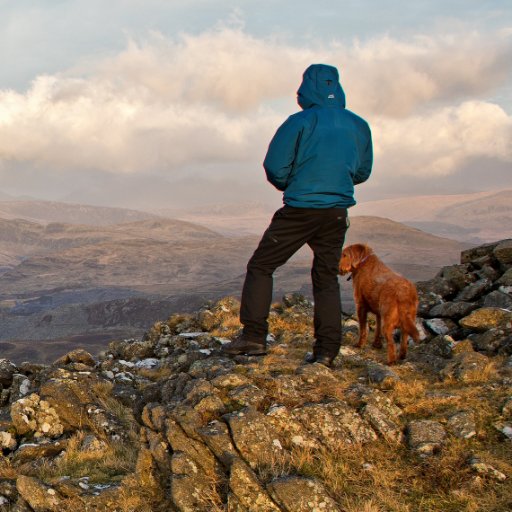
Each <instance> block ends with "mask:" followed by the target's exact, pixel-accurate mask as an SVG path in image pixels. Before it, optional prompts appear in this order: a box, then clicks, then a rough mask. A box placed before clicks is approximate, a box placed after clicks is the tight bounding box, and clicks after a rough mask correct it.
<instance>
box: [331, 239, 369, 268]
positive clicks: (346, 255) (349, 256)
mask: <svg viewBox="0 0 512 512" xmlns="http://www.w3.org/2000/svg"><path fill="white" fill-rule="evenodd" d="M372 253H373V251H372V250H371V249H370V247H368V246H367V245H366V244H354V245H349V246H348V247H345V249H343V252H342V253H341V260H340V265H339V272H340V274H341V275H345V274H349V273H350V272H353V271H354V270H357V268H358V267H359V265H360V264H361V263H362V262H363V260H365V259H366V258H367V257H368V256H370V254H372Z"/></svg>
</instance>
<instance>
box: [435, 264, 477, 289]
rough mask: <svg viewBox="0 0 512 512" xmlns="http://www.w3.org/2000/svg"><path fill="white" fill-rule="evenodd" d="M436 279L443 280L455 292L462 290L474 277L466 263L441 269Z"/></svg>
mask: <svg viewBox="0 0 512 512" xmlns="http://www.w3.org/2000/svg"><path fill="white" fill-rule="evenodd" d="M436 278H442V279H444V280H445V281H447V282H448V283H450V284H451V285H452V286H453V287H454V288H456V289H457V290H462V289H463V288H465V287H466V286H467V285H468V284H470V283H472V282H473V281H474V280H475V276H474V275H473V274H472V273H471V272H470V265H469V264H467V263H466V264H462V265H450V266H447V267H443V268H442V269H441V270H440V271H439V273H438V274H437V276H436Z"/></svg>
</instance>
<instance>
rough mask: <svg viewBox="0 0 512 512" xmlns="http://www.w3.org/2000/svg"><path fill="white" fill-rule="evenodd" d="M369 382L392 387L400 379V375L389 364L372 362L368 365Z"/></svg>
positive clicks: (387, 387) (383, 387) (385, 387)
mask: <svg viewBox="0 0 512 512" xmlns="http://www.w3.org/2000/svg"><path fill="white" fill-rule="evenodd" d="M367 375H368V382H370V383H373V384H378V385H379V387H381V388H382V389H392V388H394V387H395V386H396V383H397V382H399V381H400V377H399V376H398V375H397V374H396V373H395V372H394V371H393V370H391V369H390V368H389V367H388V366H385V365H383V364H379V363H370V364H368V367H367Z"/></svg>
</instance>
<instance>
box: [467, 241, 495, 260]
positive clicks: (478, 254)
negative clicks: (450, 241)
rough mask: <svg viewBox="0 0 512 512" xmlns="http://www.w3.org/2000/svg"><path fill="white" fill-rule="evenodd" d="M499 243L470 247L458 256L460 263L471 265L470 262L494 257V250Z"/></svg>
mask: <svg viewBox="0 0 512 512" xmlns="http://www.w3.org/2000/svg"><path fill="white" fill-rule="evenodd" d="M498 243H499V242H492V243H490V244H483V245H479V246H478V247H472V248H471V249H466V250H465V251H462V252H461V254H460V261H461V263H462V264H464V263H471V261H472V260H477V259H479V258H482V257H485V256H487V257H492V256H494V252H493V251H494V248H495V247H496V246H497V245H498Z"/></svg>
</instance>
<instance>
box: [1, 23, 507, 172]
mask: <svg viewBox="0 0 512 512" xmlns="http://www.w3.org/2000/svg"><path fill="white" fill-rule="evenodd" d="M468 56H469V58H468ZM311 62H328V63H333V64H337V65H338V66H339V67H340V69H341V73H342V83H343V85H344V87H345V89H346V92H347V96H348V102H349V106H350V107H351V108H353V109H354V110H355V111H356V112H358V113H360V114H362V115H364V116H365V117H367V118H368V120H369V121H370V123H371V125H372V127H373V129H374V136H375V145H376V155H377V160H376V165H378V166H379V167H380V169H382V175H389V176H395V175H401V174H403V173H405V172H408V171H409V170H410V169H414V170H415V172H420V173H428V172H432V173H435V174H437V175H443V174H445V175H446V174H449V173H450V172H455V171H456V169H457V167H458V166H459V165H460V164H461V162H464V161H466V160H467V159H471V158H476V157H482V156H485V157H491V158H499V159H502V160H505V161H511V160H512V156H511V152H510V149H509V147H508V144H507V140H510V135H511V128H510V124H511V119H510V116H509V115H508V114H507V113H506V112H505V111H504V110H503V109H502V108H501V107H499V106H498V105H493V104H491V103H490V102H489V101H486V99H485V98H486V96H487V95H491V94H492V92H493V91H494V90H495V88H496V87H498V86H500V85H502V84H504V83H506V81H507V79H508V78H507V77H508V74H509V73H510V70H511V67H512V43H511V36H510V34H507V33H505V32H504V33H502V34H501V35H499V36H498V37H496V38H494V39H487V38H486V37H485V36H484V35H479V34H465V35H464V37H462V35H461V34H457V35H452V36H446V35H442V36H429V37H414V38H412V39H410V40H407V41H400V40H396V39H392V38H390V37H379V38H375V39H372V40H368V41H366V42H364V43H363V42H355V43H354V44H352V45H346V44H342V43H339V42H336V41H334V42H332V43H330V44H320V43H318V44H317V45H311V44H310V45H308V47H307V48H306V47H302V46H298V45H293V44H291V43H290V42H289V41H286V40H280V39H278V38H257V37H254V36H252V35H249V34H247V33H246V32H245V31H244V30H243V29H241V28H230V27H222V26H219V27H217V28H215V29H213V30H208V31H205V32H202V33H200V34H197V35H191V34H182V35H180V36H177V37H175V38H167V37H164V36H163V35H161V34H158V33H153V34H151V35H150V36H148V37H147V38H146V39H145V40H142V41H134V40H129V41H128V43H127V46H126V48H125V49H124V50H123V51H121V52H120V53H118V54H117V55H113V56H110V57H108V58H99V59H96V58H94V59H89V61H88V62H81V63H79V64H77V65H76V66H74V67H73V68H71V69H68V70H65V71H63V72H61V73H59V74H53V75H46V76H39V77H37V78H36V79H35V80H34V81H33V83H32V85H31V87H30V88H29V89H28V90H27V91H25V92H22V93H20V92H15V91H9V90H3V91H1V90H0V165H2V164H3V167H4V168H6V167H8V166H9V163H13V162H16V163H20V162H29V163H31V164H32V165H37V166H39V167H40V168H42V169H45V168H51V169H61V170H62V171H65V172H66V173H70V174H72V173H73V171H74V170H75V171H77V172H78V171H84V170H100V171H108V172H113V173H144V172H146V173H151V172H160V171H166V172H169V171H172V170H176V169H183V168H186V167H190V166H193V167H195V168H197V167H198V166H201V165H204V166H205V167H207V168H208V169H209V172H211V170H212V169H213V170H214V171H216V172H218V173H221V174H222V172H223V171H222V169H223V167H224V166H226V165H228V164H232V163H236V162H240V163H243V164H244V165H245V167H247V166H248V165H253V166H254V167H258V168H259V167H260V165H261V163H260V162H261V160H262V158H263V154H264V151H265V149H266V147H267V144H268V142H269V140H270V137H271V136H272V134H273V132H274V131H275V129H276V128H277V126H278V125H279V124H280V123H281V122H282V121H284V119H285V117H286V115H287V114H289V113H290V110H292V109H294V108H296V107H294V106H293V105H294V96H295V91H296V89H297V87H298V85H299V83H300V77H301V74H302V72H303V70H304V69H305V67H306V66H307V65H309V64H310V63H311ZM473 97H474V99H471V100H469V99H468V98H473Z"/></svg>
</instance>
